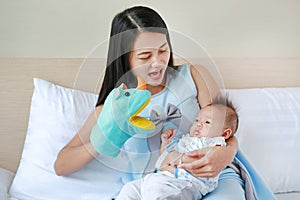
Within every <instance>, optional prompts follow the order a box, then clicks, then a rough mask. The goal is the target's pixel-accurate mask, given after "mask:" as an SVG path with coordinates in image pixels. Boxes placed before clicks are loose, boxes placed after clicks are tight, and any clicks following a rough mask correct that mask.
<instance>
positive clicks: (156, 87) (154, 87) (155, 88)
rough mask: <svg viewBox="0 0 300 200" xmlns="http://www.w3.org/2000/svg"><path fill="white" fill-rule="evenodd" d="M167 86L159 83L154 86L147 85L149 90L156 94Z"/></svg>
mask: <svg viewBox="0 0 300 200" xmlns="http://www.w3.org/2000/svg"><path fill="white" fill-rule="evenodd" d="M164 88H165V85H157V86H152V85H147V90H149V91H150V92H151V95H155V94H157V93H159V92H160V91H162V90H163V89H164Z"/></svg>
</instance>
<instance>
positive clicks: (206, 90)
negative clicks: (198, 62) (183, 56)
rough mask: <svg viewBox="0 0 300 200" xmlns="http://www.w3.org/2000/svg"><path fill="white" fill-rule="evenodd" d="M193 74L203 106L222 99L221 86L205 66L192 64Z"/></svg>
mask: <svg viewBox="0 0 300 200" xmlns="http://www.w3.org/2000/svg"><path fill="white" fill-rule="evenodd" d="M191 74H192V77H193V80H194V83H195V85H196V88H197V93H198V102H199V104H200V107H201V108H203V107H205V106H207V105H208V104H211V103H212V102H213V101H215V100H219V99H220V96H221V95H220V94H221V93H220V88H219V87H218V84H217V83H216V81H215V80H214V78H213V77H212V76H211V74H210V73H209V71H208V70H207V69H206V68H205V67H203V66H193V65H191Z"/></svg>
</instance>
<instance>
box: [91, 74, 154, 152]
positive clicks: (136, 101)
mask: <svg viewBox="0 0 300 200" xmlns="http://www.w3.org/2000/svg"><path fill="white" fill-rule="evenodd" d="M150 99H151V93H150V92H149V91H148V90H146V85H145V83H144V81H143V80H142V79H140V78H138V87H137V88H136V89H127V87H126V85H125V84H122V85H121V86H120V87H118V88H115V89H113V90H112V91H111V92H110V93H109V95H108V97H107V98H106V100H105V102H104V105H103V108H102V111H101V113H100V115H99V117H98V120H97V124H96V125H95V126H94V127H93V129H92V132H91V135H90V140H91V143H92V145H93V147H94V148H95V150H96V151H97V152H98V153H100V154H101V155H107V156H111V157H116V156H117V155H118V154H119V152H120V149H121V148H122V146H123V145H124V143H125V142H126V141H127V140H128V139H129V138H131V137H132V136H133V135H135V134H140V133H149V132H150V131H151V130H153V129H154V128H155V125H154V124H153V123H152V122H151V121H150V120H148V119H146V118H143V117H140V116H137V115H138V114H139V113H140V112H141V111H142V110H143V109H144V108H145V107H146V106H147V104H148V103H149V102H150Z"/></svg>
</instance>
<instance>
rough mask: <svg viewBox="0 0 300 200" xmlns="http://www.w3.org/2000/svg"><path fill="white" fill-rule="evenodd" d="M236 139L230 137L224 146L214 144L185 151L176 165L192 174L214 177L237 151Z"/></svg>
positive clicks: (230, 160)
mask: <svg viewBox="0 0 300 200" xmlns="http://www.w3.org/2000/svg"><path fill="white" fill-rule="evenodd" d="M237 146H238V144H237V140H236V139H235V137H233V138H230V139H229V140H228V142H227V146H226V147H221V146H216V147H208V148H203V149H201V150H197V151H193V152H190V153H186V154H185V155H184V156H183V157H182V164H180V165H178V167H179V168H183V169H185V170H187V171H189V172H190V173H192V174H193V175H194V176H198V177H215V176H217V175H218V174H219V173H220V172H221V171H222V170H223V169H224V168H225V167H226V166H228V165H229V164H230V163H231V162H232V160H233V158H234V156H235V154H236V153H237V149H238V148H237Z"/></svg>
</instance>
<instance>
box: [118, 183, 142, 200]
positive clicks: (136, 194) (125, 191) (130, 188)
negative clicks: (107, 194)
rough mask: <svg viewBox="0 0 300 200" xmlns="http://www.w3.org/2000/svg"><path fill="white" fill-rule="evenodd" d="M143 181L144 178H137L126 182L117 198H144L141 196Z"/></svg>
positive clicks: (119, 199) (126, 199)
mask: <svg viewBox="0 0 300 200" xmlns="http://www.w3.org/2000/svg"><path fill="white" fill-rule="evenodd" d="M141 182H142V179H137V180H134V181H131V182H128V183H126V184H125V185H124V186H123V188H122V190H121V191H120V193H119V195H118V196H117V198H116V200H130V199H132V200H134V199H142V197H141Z"/></svg>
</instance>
